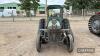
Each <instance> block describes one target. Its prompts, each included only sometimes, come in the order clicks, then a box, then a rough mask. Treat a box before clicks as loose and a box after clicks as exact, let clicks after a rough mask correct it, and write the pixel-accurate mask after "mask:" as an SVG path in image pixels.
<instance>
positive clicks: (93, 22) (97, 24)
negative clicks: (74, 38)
mask: <svg viewBox="0 0 100 56" xmlns="http://www.w3.org/2000/svg"><path fill="white" fill-rule="evenodd" d="M88 27H89V30H90V32H91V33H93V34H95V35H98V36H99V35H100V13H97V14H96V15H93V16H92V17H91V18H90V19H89V23H88Z"/></svg>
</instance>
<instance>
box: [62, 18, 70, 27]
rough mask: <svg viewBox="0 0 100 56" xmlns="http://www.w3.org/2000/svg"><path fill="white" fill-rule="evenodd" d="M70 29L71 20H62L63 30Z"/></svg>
mask: <svg viewBox="0 0 100 56" xmlns="http://www.w3.org/2000/svg"><path fill="white" fill-rule="evenodd" d="M69 28H70V24H69V20H68V19H63V20H62V29H69Z"/></svg>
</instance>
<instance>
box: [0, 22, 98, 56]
mask: <svg viewBox="0 0 100 56" xmlns="http://www.w3.org/2000/svg"><path fill="white" fill-rule="evenodd" d="M87 23H88V21H80V20H78V21H70V24H71V28H72V31H73V33H74V36H75V43H74V46H75V47H74V51H73V52H72V53H68V52H67V50H66V49H65V48H64V47H62V46H58V45H53V44H47V45H45V46H44V47H43V49H42V52H41V53H38V52H37V51H36V38H37V37H36V36H37V28H38V20H35V21H25V22H0V56H100V43H99V41H100V38H99V37H98V36H95V35H93V34H91V33H90V32H89V30H88V26H87V25H88V24H87ZM77 48H95V52H94V53H77Z"/></svg>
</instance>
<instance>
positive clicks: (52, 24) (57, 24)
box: [48, 19, 61, 29]
mask: <svg viewBox="0 0 100 56" xmlns="http://www.w3.org/2000/svg"><path fill="white" fill-rule="evenodd" d="M48 29H61V25H60V22H59V21H58V20H56V19H52V20H50V21H49V23H48Z"/></svg>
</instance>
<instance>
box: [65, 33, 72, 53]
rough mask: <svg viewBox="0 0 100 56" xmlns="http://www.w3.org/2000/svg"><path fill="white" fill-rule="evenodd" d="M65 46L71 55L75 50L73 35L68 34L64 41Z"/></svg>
mask: <svg viewBox="0 0 100 56" xmlns="http://www.w3.org/2000/svg"><path fill="white" fill-rule="evenodd" d="M64 44H65V45H66V46H67V50H68V52H69V53H71V52H72V51H73V49H74V39H73V35H71V34H68V36H67V37H66V38H65V40H64Z"/></svg>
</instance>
